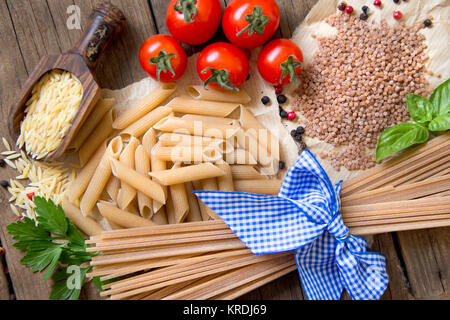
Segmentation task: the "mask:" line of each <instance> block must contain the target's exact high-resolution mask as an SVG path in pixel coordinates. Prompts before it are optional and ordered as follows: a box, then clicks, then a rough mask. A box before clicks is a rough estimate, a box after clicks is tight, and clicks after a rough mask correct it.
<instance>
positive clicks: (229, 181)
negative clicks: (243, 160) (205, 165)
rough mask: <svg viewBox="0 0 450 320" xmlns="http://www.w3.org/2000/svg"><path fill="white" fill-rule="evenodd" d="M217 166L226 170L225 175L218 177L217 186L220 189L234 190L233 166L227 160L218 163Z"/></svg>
mask: <svg viewBox="0 0 450 320" xmlns="http://www.w3.org/2000/svg"><path fill="white" fill-rule="evenodd" d="M216 166H217V167H218V168H220V169H222V170H223V171H224V172H225V175H224V176H222V177H218V178H217V186H218V187H219V190H220V191H234V182H233V175H232V172H231V167H230V165H229V164H228V163H226V162H223V161H222V162H221V163H217V164H216Z"/></svg>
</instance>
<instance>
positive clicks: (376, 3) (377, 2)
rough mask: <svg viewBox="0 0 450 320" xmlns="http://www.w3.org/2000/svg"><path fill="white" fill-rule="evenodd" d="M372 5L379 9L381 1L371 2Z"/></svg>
mask: <svg viewBox="0 0 450 320" xmlns="http://www.w3.org/2000/svg"><path fill="white" fill-rule="evenodd" d="M373 5H374V6H375V7H381V5H382V3H381V0H375V1H374V2H373Z"/></svg>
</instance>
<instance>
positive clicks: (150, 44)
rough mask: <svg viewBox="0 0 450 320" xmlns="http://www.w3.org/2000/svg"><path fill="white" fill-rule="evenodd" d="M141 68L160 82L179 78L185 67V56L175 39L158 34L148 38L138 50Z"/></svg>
mask: <svg viewBox="0 0 450 320" xmlns="http://www.w3.org/2000/svg"><path fill="white" fill-rule="evenodd" d="M139 61H140V63H141V66H142V69H144V71H145V72H147V73H148V74H149V75H150V76H151V77H152V78H154V79H156V80H158V81H161V82H172V81H175V80H177V79H179V78H180V77H181V76H182V75H183V74H184V72H185V71H186V68H187V56H186V52H185V51H184V49H183V47H182V46H181V45H180V44H179V43H178V41H177V40H175V39H174V38H172V37H171V36H168V35H163V34H158V35H156V36H153V37H151V38H148V39H147V40H146V41H145V42H144V43H143V44H142V47H141V50H140V51H139Z"/></svg>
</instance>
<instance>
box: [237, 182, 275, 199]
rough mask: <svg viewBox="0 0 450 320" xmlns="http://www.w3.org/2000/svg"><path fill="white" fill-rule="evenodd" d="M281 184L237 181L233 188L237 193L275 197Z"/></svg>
mask: <svg viewBox="0 0 450 320" xmlns="http://www.w3.org/2000/svg"><path fill="white" fill-rule="evenodd" d="M282 183H283V181H281V180H237V181H235V182H234V187H235V189H236V191H239V192H248V193H258V194H271V195H277V194H278V193H279V192H280V188H281V185H282Z"/></svg>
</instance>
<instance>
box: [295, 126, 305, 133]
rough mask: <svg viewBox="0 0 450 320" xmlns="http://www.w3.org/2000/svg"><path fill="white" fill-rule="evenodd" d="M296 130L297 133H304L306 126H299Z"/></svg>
mask: <svg viewBox="0 0 450 320" xmlns="http://www.w3.org/2000/svg"><path fill="white" fill-rule="evenodd" d="M295 132H297V134H304V133H305V128H303V127H302V126H300V127H298V128H297V129H296V130H295Z"/></svg>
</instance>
